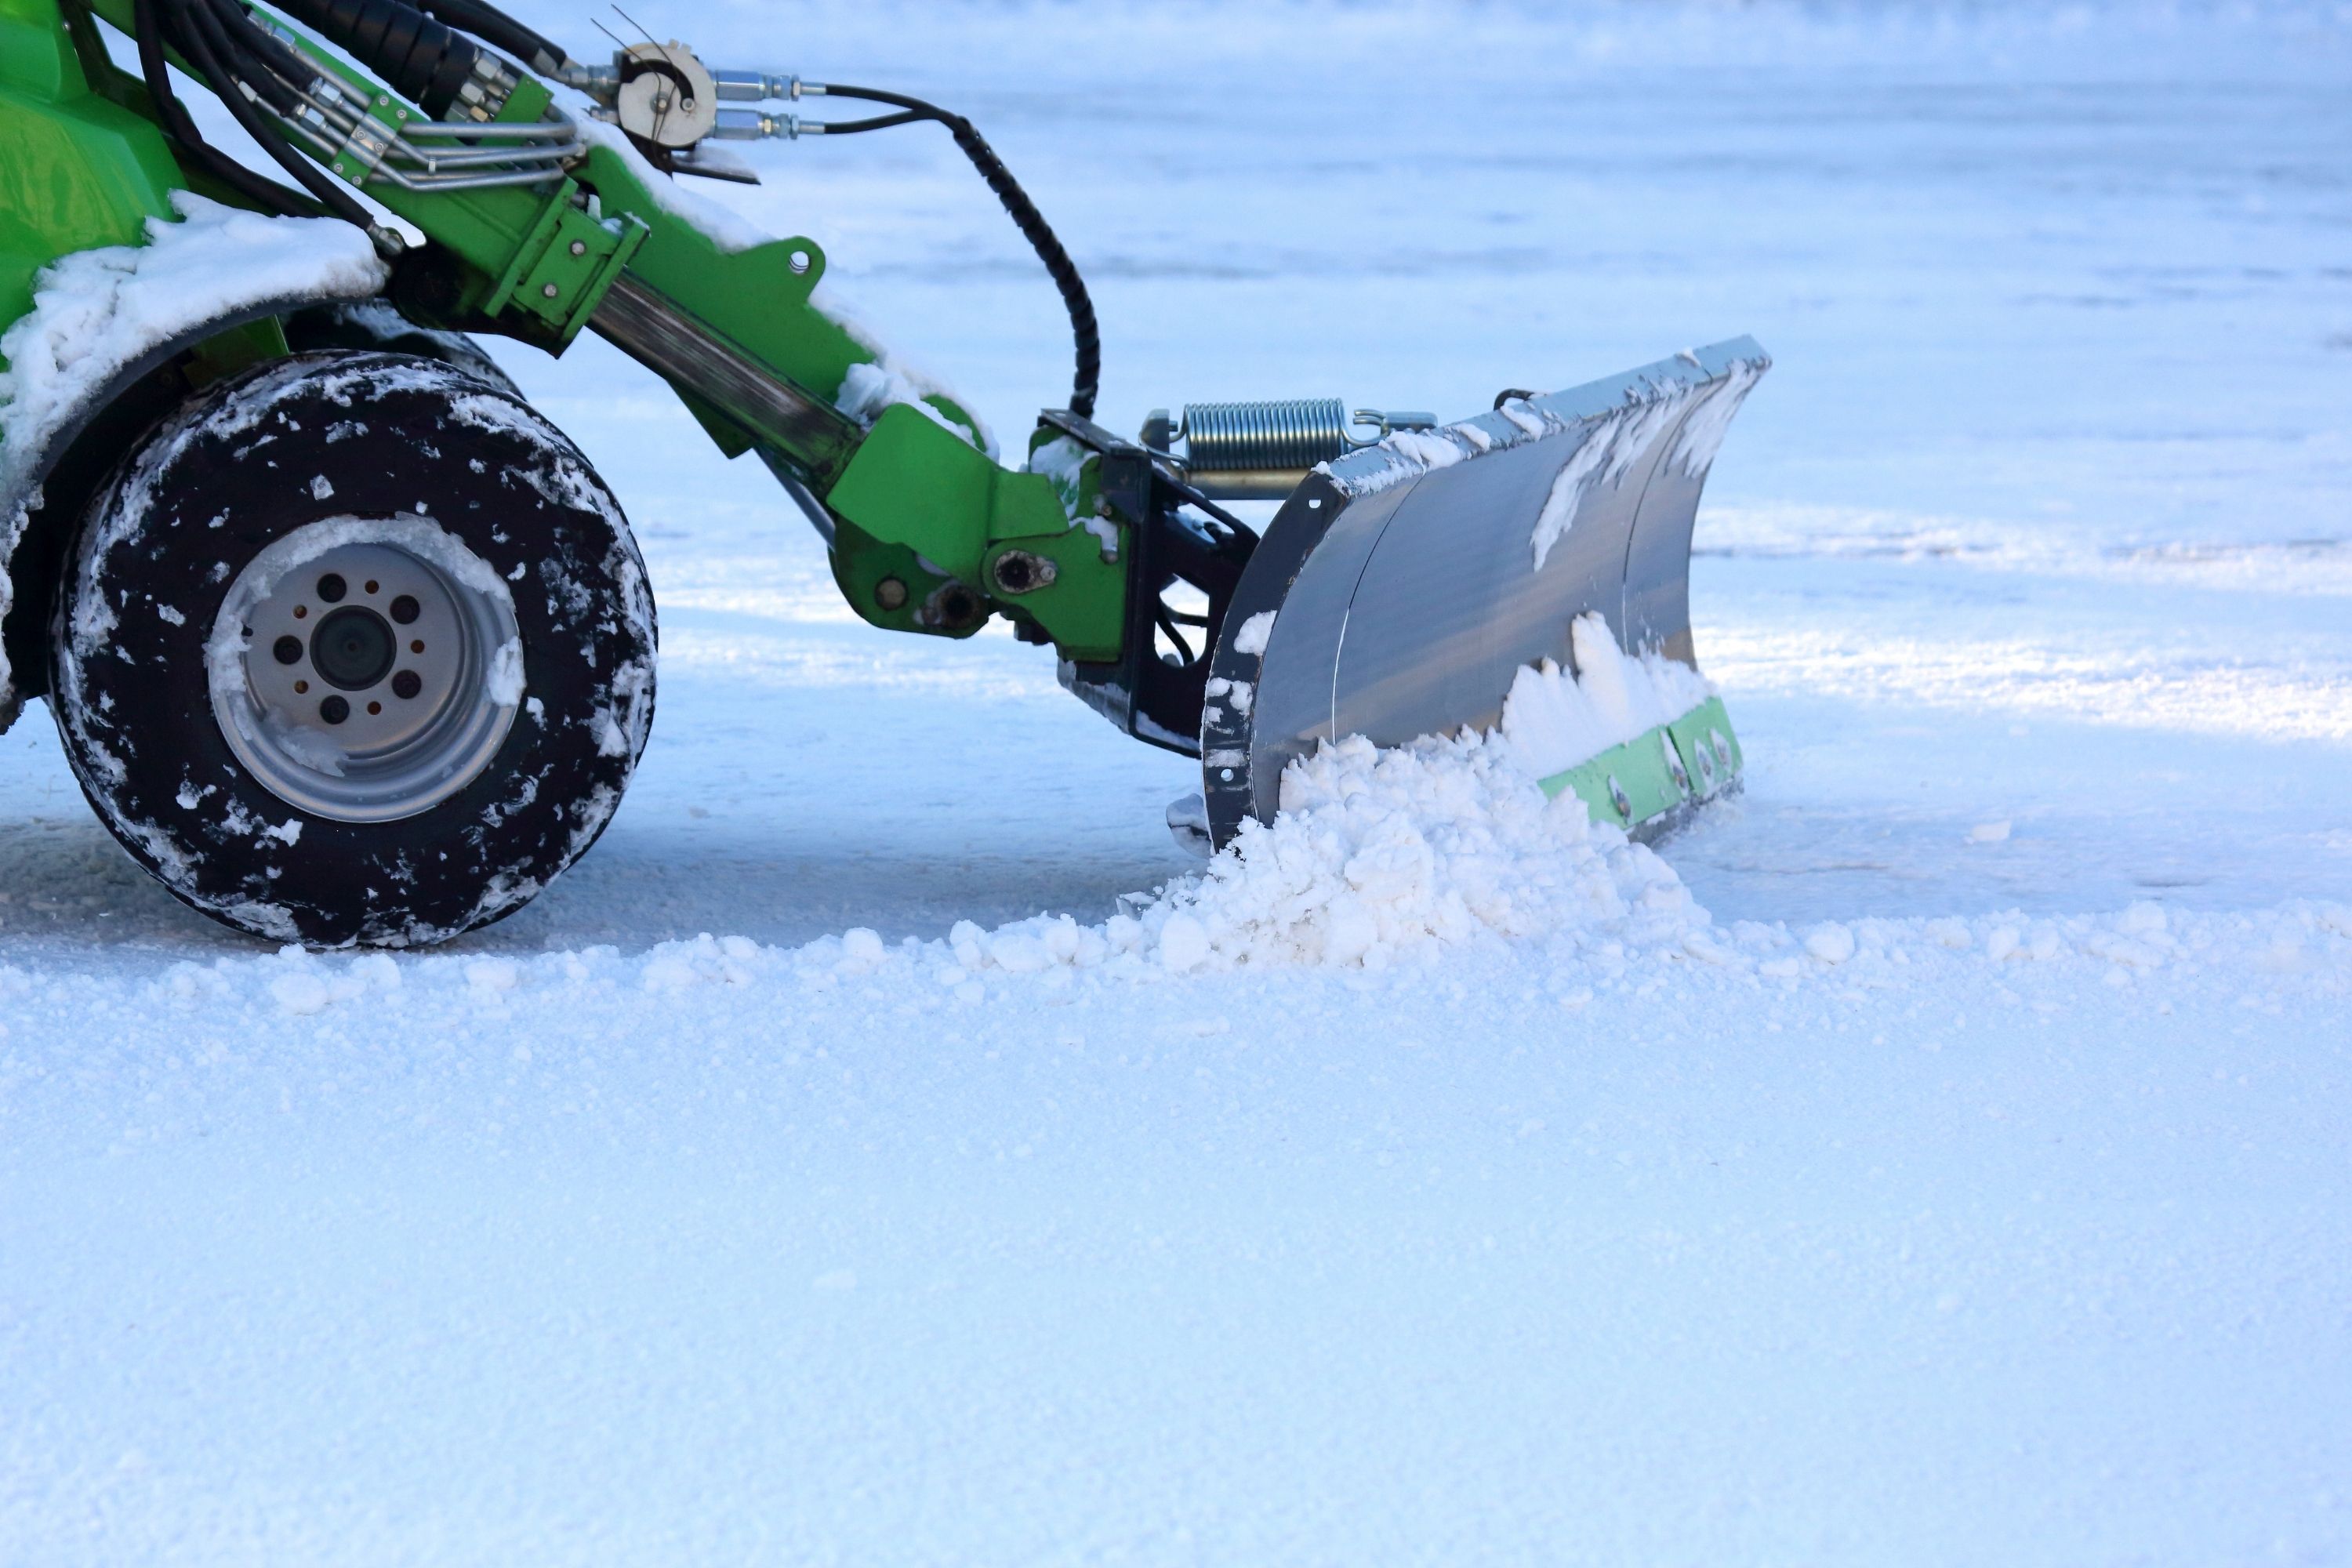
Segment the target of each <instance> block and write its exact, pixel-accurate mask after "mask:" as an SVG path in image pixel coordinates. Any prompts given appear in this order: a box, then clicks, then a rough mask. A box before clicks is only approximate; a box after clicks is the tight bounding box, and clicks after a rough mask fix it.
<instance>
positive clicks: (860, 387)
mask: <svg viewBox="0 0 2352 1568" xmlns="http://www.w3.org/2000/svg"><path fill="white" fill-rule="evenodd" d="M940 395H943V394H941V393H940V390H939V388H937V387H935V386H929V385H926V384H924V383H923V382H921V381H919V380H918V379H917V378H916V377H914V376H911V375H909V374H907V373H906V372H905V371H903V370H899V369H898V368H897V367H895V366H893V365H890V364H887V363H881V364H854V365H851V366H850V367H849V374H847V375H845V376H843V377H842V378H841V395H840V396H838V397H836V398H835V399H834V406H835V407H836V408H838V409H840V410H841V411H842V412H843V413H844V414H846V415H848V416H850V417H851V418H852V419H855V420H856V421H857V422H858V423H859V424H860V425H871V424H873V423H874V421H876V420H877V419H879V418H880V417H881V416H882V411H883V410H884V409H886V408H896V407H901V406H903V407H907V408H911V409H914V410H915V411H916V412H917V413H919V414H920V415H922V416H924V417H925V418H927V419H929V421H930V422H931V423H932V424H934V425H936V426H939V427H940V429H942V430H945V431H947V432H948V433H949V434H950V435H951V436H953V437H955V438H956V439H957V440H959V441H961V442H963V443H964V444H965V445H967V446H971V447H979V448H980V449H981V450H982V451H984V452H988V453H990V454H991V455H993V454H994V450H995V448H994V446H993V444H992V442H990V441H989V440H987V439H986V438H985V437H983V436H982V433H981V432H979V431H977V430H974V429H972V428H971V426H967V425H959V424H957V423H956V422H955V421H954V420H952V419H950V418H949V417H948V416H946V415H944V414H942V413H940V411H939V410H938V409H937V408H935V407H933V406H932V405H930V404H929V403H928V402H926V401H924V400H925V399H926V398H929V397H933V396H940Z"/></svg>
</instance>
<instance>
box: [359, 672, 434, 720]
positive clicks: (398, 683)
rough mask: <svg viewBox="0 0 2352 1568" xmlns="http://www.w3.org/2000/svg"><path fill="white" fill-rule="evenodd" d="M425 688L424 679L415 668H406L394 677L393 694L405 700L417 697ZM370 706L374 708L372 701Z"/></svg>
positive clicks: (371, 708)
mask: <svg viewBox="0 0 2352 1568" xmlns="http://www.w3.org/2000/svg"><path fill="white" fill-rule="evenodd" d="M424 689H425V682H424V680H423V679H420V678H419V677H418V676H417V673H416V672H415V670H413V669H404V670H402V671H401V672H400V673H399V674H398V675H395V676H394V677H393V678H392V694H393V695H394V697H397V698H399V699H400V700H402V701H407V700H409V699H411V698H413V697H415V695H416V694H417V693H418V692H420V691H422V690H424ZM368 706H369V709H370V710H373V708H374V706H375V705H374V704H373V703H370V704H369V705H368Z"/></svg>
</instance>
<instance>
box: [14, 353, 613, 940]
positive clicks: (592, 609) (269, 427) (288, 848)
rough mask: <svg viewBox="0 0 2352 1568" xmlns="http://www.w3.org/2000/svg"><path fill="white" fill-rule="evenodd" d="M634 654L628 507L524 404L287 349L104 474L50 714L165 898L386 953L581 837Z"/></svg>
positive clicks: (93, 799) (538, 870) (61, 603)
mask: <svg viewBox="0 0 2352 1568" xmlns="http://www.w3.org/2000/svg"><path fill="white" fill-rule="evenodd" d="M654 644H655V632H654V608H653V598H652V595H651V593H650V591H649V590H648V588H647V586H646V575H645V568H644V563H643V562H642V561H641V560H640V558H639V556H638V554H637V550H636V545H635V542H634V541H633V540H632V539H631V538H630V535H629V531H628V525H627V523H626V521H625V520H624V519H623V517H622V515H621V510H620V508H619V507H618V506H617V505H616V504H615V503H614V500H613V498H612V495H611V493H610V492H609V491H608V490H606V489H605V488H604V482H603V480H601V479H598V478H597V477H596V474H595V472H594V471H593V469H592V468H590V467H589V466H588V463H587V460H586V459H585V458H583V457H582V456H581V455H580V453H579V451H578V450H577V449H576V448H575V447H573V446H572V443H571V442H570V441H568V440H566V439H565V438H564V437H563V436H562V433H561V432H560V431H558V430H556V429H555V428H554V426H551V425H549V424H548V423H547V422H546V421H545V420H544V419H542V418H541V417H540V416H539V415H538V414H537V413H536V412H535V411H533V410H532V409H531V408H530V406H529V405H526V404H524V403H523V402H522V401H521V400H520V398H518V397H516V396H515V395H512V394H511V393H510V392H509V391H506V390H503V389H500V388H498V387H494V386H491V385H489V384H486V383H484V382H483V381H481V380H478V379H477V378H475V377H473V376H471V375H469V374H467V373H466V372H465V371H463V370H462V369H459V368H457V367H453V366H450V365H447V364H443V363H435V362H433V361H430V360H425V359H418V358H415V357H411V356H407V355H402V354H392V353H367V352H337V353H315V354H300V355H296V356H294V357H292V358H289V359H283V360H278V361H273V362H271V363H268V364H267V365H265V366H262V367H260V368H259V369H257V370H256V371H253V372H251V373H248V374H246V375H244V376H242V377H238V378H235V379H232V380H231V381H228V382H226V383H223V384H220V385H217V386H215V387H213V388H211V389H209V390H208V391H206V392H205V393H203V394H200V395H197V396H195V397H194V398H192V399H191V400H190V401H189V402H188V403H187V404H186V405H183V407H182V408H181V409H180V410H179V411H178V412H177V413H176V414H175V415H173V416H172V417H171V418H169V419H167V420H165V421H164V422H163V424H162V425H160V426H157V428H156V429H155V430H154V431H152V433H151V434H150V435H149V436H148V437H146V438H145V439H144V440H143V441H142V443H141V444H140V445H139V446H138V447H135V448H134V449H133V450H132V451H131V453H130V454H129V456H128V457H126V458H125V459H124V460H123V463H122V465H121V467H120V468H118V469H117V470H116V472H115V474H114V475H113V477H112V478H111V479H110V480H109V481H108V483H107V484H106V485H105V486H103V487H102V488H101V489H100V492H99V494H98V496H97V497H96V499H95V500H93V502H92V504H91V507H90V510H89V513H88V515H87V517H86V518H85V519H84V521H83V524H82V531H81V534H80V537H79V541H78V542H77V543H76V545H75V547H74V549H73V550H72V551H71V552H70V553H69V556H68V563H67V566H66V571H65V576H64V581H63V583H62V584H61V585H60V590H59V593H58V612H57V621H56V625H55V626H54V636H53V648H54V656H53V657H54V671H53V679H52V682H51V692H52V696H51V699H50V700H51V705H52V707H53V708H54V709H55V710H56V714H57V719H58V731H59V733H60V734H61V735H62V736H63V738H64V742H65V750H66V753H67V755H68V758H69V760H70V761H71V763H72V765H73V769H74V772H75V773H76V775H77V776H78V777H79V780H80V781H81V785H82V789H83V791H84V793H85V794H87V795H89V799H90V803H91V805H94V806H95V807H96V808H97V810H98V813H99V815H100V817H101V818H103V819H104V821H105V822H106V824H107V826H109V828H110V829H111V830H112V831H113V833H114V835H115V837H117V838H118V839H120V840H121V842H122V844H123V847H125V848H127V849H128V850H129V851H130V852H131V855H132V857H133V858H136V859H137V860H138V861H139V862H140V864H142V866H144V867H145V868H147V869H148V870H149V871H150V872H152V874H153V875H154V876H155V877H156V878H157V879H159V880H161V881H162V882H163V885H164V886H165V887H166V888H168V889H171V891H172V892H173V894H174V895H175V896H176V897H178V898H179V899H180V900H182V901H184V902H185V903H187V904H188V905H190V906H191V907H193V908H194V909H196V910H201V911H203V912H204V913H205V914H208V915H211V916H213V917H214V918H215V919H216V920H220V921H225V922H226V923H227V924H229V925H232V926H236V927H237V928H239V929H241V930H244V931H250V932H252V933H254V934H256V935H257V936H264V937H268V938H271V939H274V940H278V941H283V942H304V943H307V944H310V945H312V946H321V947H336V946H347V945H351V944H353V943H372V944H380V945H387V946H407V945H413V944H421V943H427V942H439V941H442V940H444V939H446V938H448V937H451V936H455V935H457V933H458V932H460V931H468V930H471V929H473V928H474V927H477V926H480V925H485V924H487V923H488V922H489V921H495V920H498V919H499V918H500V917H501V916H504V915H507V914H509V913H511V912H513V911H514V910H517V909H519V908H520V907H521V906H522V905H523V904H524V903H526V902H528V901H529V900H530V899H531V898H532V897H533V896H534V895H535V894H537V893H538V892H539V891H540V890H541V889H543V888H544V887H546V886H547V884H548V883H549V882H550V881H551V880H552V879H554V878H555V877H556V876H557V875H558V874H559V873H561V872H562V870H563V869H564V868H566V867H568V866H570V865H571V864H572V861H574V860H576V859H578V858H579V857H580V856H581V855H582V854H583V852H584V851H585V850H586V849H587V848H588V847H589V846H590V845H591V844H593V842H594V841H595V839H596V837H597V835H598V834H600V833H601V832H602V831H603V830H604V825H605V823H606V822H607V821H609V820H610V819H611V817H612V815H613V811H614V807H615V806H617V805H619V804H620V799H621V795H622V792H623V791H624V790H625V788H626V787H627V785H628V782H629V776H630V774H631V773H632V772H633V771H634V769H635V766H636V762H637V758H638V756H639V754H640V753H641V752H643V751H644V749H645V743H646V733H647V731H649V729H650V728H651V726H652V722H653V708H654Z"/></svg>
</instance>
